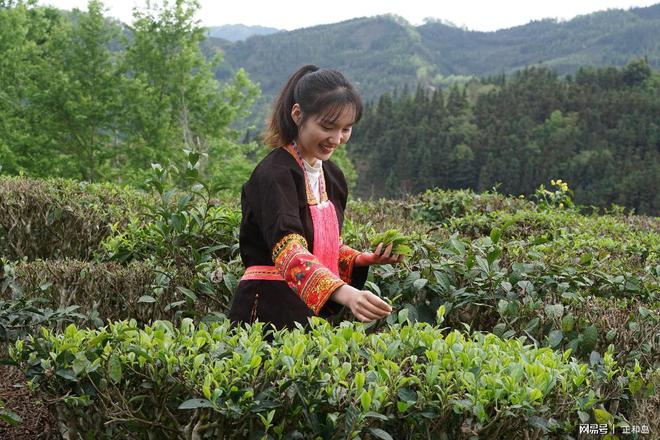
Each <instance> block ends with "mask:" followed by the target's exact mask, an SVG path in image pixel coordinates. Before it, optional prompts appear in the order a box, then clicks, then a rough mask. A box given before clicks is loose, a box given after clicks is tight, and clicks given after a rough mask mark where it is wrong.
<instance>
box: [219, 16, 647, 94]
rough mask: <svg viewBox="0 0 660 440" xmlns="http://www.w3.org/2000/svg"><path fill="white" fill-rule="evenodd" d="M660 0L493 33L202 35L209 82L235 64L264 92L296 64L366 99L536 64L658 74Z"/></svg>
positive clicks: (332, 30) (348, 28)
mask: <svg viewBox="0 0 660 440" xmlns="http://www.w3.org/2000/svg"><path fill="white" fill-rule="evenodd" d="M658 42H660V3H658V4H656V5H653V6H649V7H646V8H633V9H629V10H620V9H613V10H608V11H602V12H595V13H592V14H588V15H583V16H579V17H576V18H574V19H572V20H570V21H566V22H558V21H556V20H552V19H547V20H541V21H534V22H530V23H528V24H526V25H524V26H518V27H514V28H511V29H504V30H499V31H496V32H474V31H467V30H464V29H460V28H456V27H452V26H449V25H447V24H443V23H440V22H427V23H426V24H424V25H420V26H412V25H411V24H409V23H408V22H406V21H405V20H404V19H402V18H400V17H395V16H379V17H371V18H356V19H352V20H348V21H344V22H340V23H334V24H329V25H321V26H314V27H309V28H303V29H298V30H294V31H290V32H279V33H276V34H272V35H267V36H253V37H251V38H248V39H247V40H245V41H237V42H228V41H226V40H218V39H211V41H210V44H212V45H213V46H215V47H216V48H220V49H221V50H222V51H223V52H224V54H225V55H224V60H225V62H224V63H223V65H222V70H221V71H219V72H218V76H219V79H224V78H226V77H229V75H230V73H231V72H233V71H234V70H235V69H238V68H239V67H243V68H245V69H246V70H247V72H248V73H249V74H250V76H251V78H252V79H253V80H254V81H257V82H259V83H260V86H261V89H262V91H263V93H264V97H268V96H272V95H273V94H274V93H276V91H277V88H278V87H279V86H280V85H281V84H282V83H283V81H284V80H285V79H286V77H287V75H289V74H290V73H291V71H292V70H293V69H294V68H295V67H297V66H298V65H300V64H303V63H315V64H318V65H321V66H332V67H335V68H338V69H340V70H342V71H344V72H346V73H347V74H348V76H349V77H350V78H351V79H353V80H354V81H355V82H356V83H358V85H359V87H360V90H361V92H362V93H363V94H364V96H365V97H367V98H368V99H373V98H376V97H378V96H379V95H380V94H382V93H383V92H386V91H391V90H393V89H394V88H395V87H399V88H400V87H402V86H403V85H404V84H408V85H411V86H414V85H415V84H416V83H418V82H422V83H427V84H430V85H434V86H441V85H446V84H448V83H449V82H451V81H452V80H454V79H455V77H456V76H469V75H477V76H483V75H494V74H500V73H510V72H513V71H515V70H518V69H520V68H523V67H525V66H530V65H538V64H542V65H544V66H547V67H550V68H552V69H554V70H556V71H557V72H558V73H559V74H567V73H573V72H575V71H576V70H577V69H578V68H579V67H581V66H586V65H588V66H595V67H600V66H624V65H626V64H627V63H628V62H630V61H631V60H633V59H638V58H641V57H647V58H648V62H649V65H650V66H651V67H652V68H655V69H657V68H660V44H659V43H658Z"/></svg>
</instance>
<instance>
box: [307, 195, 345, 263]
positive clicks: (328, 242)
mask: <svg viewBox="0 0 660 440" xmlns="http://www.w3.org/2000/svg"><path fill="white" fill-rule="evenodd" d="M309 210H310V212H311V214H312V223H313V224H314V252H313V254H314V256H316V258H318V259H319V261H320V262H321V264H323V265H324V266H325V267H327V268H328V269H330V271H331V272H332V273H334V274H335V275H337V276H339V224H338V223H337V213H336V212H335V205H333V204H332V202H331V201H329V200H328V201H327V202H325V203H323V207H321V204H319V205H310V207H309Z"/></svg>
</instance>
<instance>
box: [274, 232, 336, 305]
mask: <svg viewBox="0 0 660 440" xmlns="http://www.w3.org/2000/svg"><path fill="white" fill-rule="evenodd" d="M306 244H307V243H306V241H305V239H304V237H302V236H300V235H299V234H289V235H287V236H285V237H284V238H282V239H281V240H280V241H279V242H278V244H277V245H275V247H274V248H273V262H274V263H275V267H276V268H277V270H278V271H279V272H280V274H281V275H282V277H283V278H284V280H285V281H286V283H287V284H288V285H289V287H290V288H291V289H293V291H294V292H296V294H297V295H298V296H299V297H300V298H301V299H302V300H303V301H304V302H305V304H307V307H309V308H310V309H311V310H312V311H313V312H314V314H315V315H318V314H319V312H320V311H321V308H323V305H324V304H325V303H326V301H327V300H328V298H329V297H330V295H331V294H332V292H334V291H335V290H336V289H337V288H338V287H340V286H343V285H344V284H346V283H345V282H344V281H342V280H341V279H340V278H338V277H337V276H336V275H334V274H333V273H332V272H331V271H330V269H328V268H327V267H325V266H324V265H323V264H321V262H320V261H319V260H318V259H317V258H316V257H315V256H314V255H312V254H311V253H310V252H309V251H308V250H307V247H306Z"/></svg>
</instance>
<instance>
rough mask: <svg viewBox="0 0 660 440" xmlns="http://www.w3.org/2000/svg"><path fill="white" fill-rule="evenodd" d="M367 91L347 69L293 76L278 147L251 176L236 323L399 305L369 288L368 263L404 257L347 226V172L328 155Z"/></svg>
mask: <svg viewBox="0 0 660 440" xmlns="http://www.w3.org/2000/svg"><path fill="white" fill-rule="evenodd" d="M361 115H362V100H361V99H360V96H359V94H358V93H357V92H356V91H355V88H354V87H353V86H352V84H350V83H349V82H348V81H347V80H346V78H345V77H344V76H343V75H342V74H341V73H340V72H338V71H336V70H332V69H319V68H318V67H316V66H313V65H306V66H303V67H301V68H300V69H298V70H297V71H296V72H295V73H294V74H293V75H292V76H291V77H290V78H289V80H288V81H287V82H286V84H285V85H284V87H283V88H282V90H281V91H280V93H279V96H278V97H277V99H276V101H275V105H274V108H273V112H272V114H271V117H270V121H269V127H268V131H267V134H266V142H267V143H268V144H269V145H270V146H271V147H273V150H272V151H271V152H270V153H269V154H268V155H267V156H266V157H265V158H264V159H263V160H262V161H261V162H260V163H259V164H258V165H257V167H256V168H255V170H254V172H253V173H252V175H251V177H250V179H249V180H248V181H247V183H245V185H243V190H242V193H241V209H242V212H243V219H242V222H241V230H240V237H239V241H240V250H241V258H242V260H243V263H244V264H245V267H246V268H247V269H246V272H245V274H244V275H243V277H242V278H241V281H240V283H239V284H238V287H237V289H236V293H235V295H234V299H233V302H232V306H231V310H230V312H229V318H230V319H231V321H232V322H235V323H238V322H253V321H255V320H257V319H258V320H259V321H262V322H267V323H271V324H273V325H274V326H275V327H276V328H277V329H281V328H293V327H295V323H301V324H303V325H306V324H307V318H308V317H311V316H314V315H316V316H321V317H324V318H326V319H329V318H330V317H332V316H333V315H336V314H337V313H339V312H340V311H341V309H342V306H345V307H347V308H349V309H350V310H351V312H352V313H353V315H355V317H357V318H358V319H359V320H361V321H365V322H366V321H372V320H375V319H380V318H384V317H386V316H387V315H389V314H390V312H391V311H392V308H391V307H390V306H389V305H388V304H387V303H386V302H384V301H383V300H382V299H380V298H379V297H378V296H376V295H374V294H373V293H371V292H369V291H366V290H361V289H362V288H363V286H364V283H365V281H366V279H367V275H368V271H369V265H372V264H386V263H396V262H399V261H402V259H403V256H398V255H390V253H391V245H390V246H388V247H387V248H386V249H384V250H383V249H382V248H383V246H382V244H381V245H379V246H378V247H377V248H376V250H375V252H373V253H361V252H358V251H356V250H354V249H351V248H350V247H348V246H346V245H343V244H342V243H341V241H340V238H339V232H340V230H341V226H342V223H343V219H344V210H345V208H346V201H347V197H348V188H347V185H346V179H345V178H344V175H343V173H342V172H341V170H340V169H339V168H338V167H337V165H335V164H334V163H332V162H330V161H329V159H330V157H331V156H332V154H333V152H334V151H335V149H337V148H338V147H339V145H342V144H345V143H346V142H348V139H349V137H350V135H351V130H352V127H353V124H355V123H356V122H358V121H359V120H360V117H361Z"/></svg>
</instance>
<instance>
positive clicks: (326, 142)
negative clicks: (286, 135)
mask: <svg viewBox="0 0 660 440" xmlns="http://www.w3.org/2000/svg"><path fill="white" fill-rule="evenodd" d="M335 113H336V114H334V115H332V114H330V115H313V116H310V117H308V118H303V117H302V112H301V110H300V106H299V105H298V104H294V106H293V108H292V110H291V117H292V118H293V120H294V121H296V122H298V121H300V124H299V125H298V139H296V142H297V143H298V145H299V146H300V150H301V153H302V157H303V159H305V160H306V161H307V162H308V163H309V164H311V165H314V164H315V163H316V160H328V159H330V156H332V153H333V152H334V151H335V149H336V148H337V147H338V146H339V145H343V144H345V143H346V142H348V139H349V138H350V137H351V131H352V129H353V123H354V122H355V110H354V108H353V107H352V106H350V105H347V106H344V107H343V108H341V109H339V111H338V112H335Z"/></svg>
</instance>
